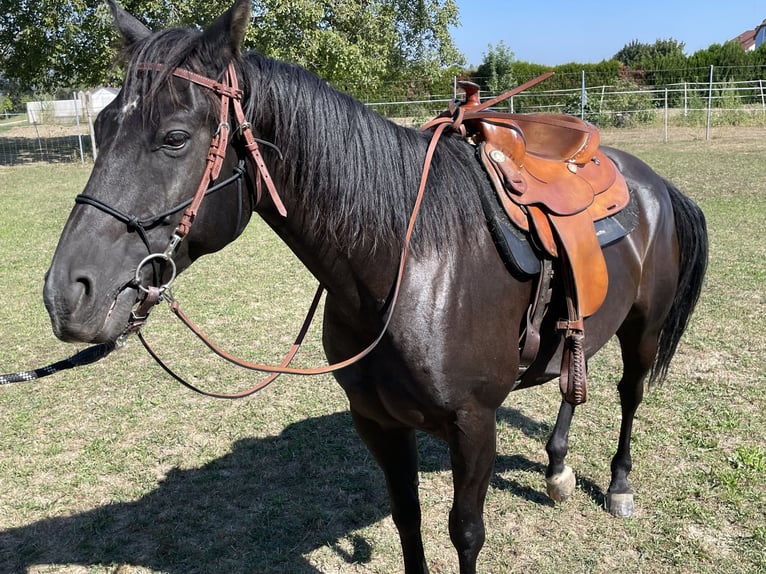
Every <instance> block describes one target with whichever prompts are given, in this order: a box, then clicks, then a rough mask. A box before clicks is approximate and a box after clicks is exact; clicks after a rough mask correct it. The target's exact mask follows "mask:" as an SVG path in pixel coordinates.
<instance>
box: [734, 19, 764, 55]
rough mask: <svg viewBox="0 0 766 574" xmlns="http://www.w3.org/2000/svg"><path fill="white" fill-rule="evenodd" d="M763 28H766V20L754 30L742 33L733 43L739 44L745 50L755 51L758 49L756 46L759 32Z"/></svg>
mask: <svg viewBox="0 0 766 574" xmlns="http://www.w3.org/2000/svg"><path fill="white" fill-rule="evenodd" d="M761 28H766V18H765V19H764V20H763V22H761V23H760V24H758V25H757V26H756V27H755V28H753V29H752V30H746V31H744V32H742V33H741V34H740V35H739V36H737V37H736V38H734V40H733V41H734V42H738V43H739V45H740V46H742V49H743V50H753V49H755V48H757V47H758V46H756V45H755V37H756V36H757V35H758V31H759V30H760V29H761Z"/></svg>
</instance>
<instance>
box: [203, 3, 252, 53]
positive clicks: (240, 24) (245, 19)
mask: <svg viewBox="0 0 766 574" xmlns="http://www.w3.org/2000/svg"><path fill="white" fill-rule="evenodd" d="M251 18H252V0H237V1H236V2H235V3H234V5H233V6H232V7H231V8H229V9H228V10H227V11H226V12H224V13H223V14H222V15H221V16H219V17H218V18H217V19H216V20H215V22H213V23H212V24H211V25H210V27H208V28H207V29H206V30H205V32H204V33H203V35H204V40H205V41H206V42H208V43H210V44H211V45H213V46H214V47H218V48H220V49H221V50H223V51H224V52H228V54H229V55H230V56H231V57H236V56H238V55H239V54H240V51H241V48H242V42H244V40H245V32H246V31H247V27H248V25H249V24H250V20H251Z"/></svg>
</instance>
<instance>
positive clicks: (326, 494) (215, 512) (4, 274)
mask: <svg viewBox="0 0 766 574" xmlns="http://www.w3.org/2000/svg"><path fill="white" fill-rule="evenodd" d="M642 134H643V132H638V131H636V132H633V131H631V132H625V131H620V130H615V131H613V132H608V133H605V134H604V140H605V141H606V142H607V143H610V144H614V145H617V146H618V147H622V148H623V149H626V150H627V151H631V152H633V153H636V154H637V155H639V156H640V157H642V158H643V159H645V160H646V161H647V162H648V163H649V164H650V165H652V166H653V167H655V169H656V170H657V171H658V172H660V173H661V174H662V175H664V176H666V177H668V178H669V179H671V180H672V181H674V182H675V183H677V184H678V185H679V187H681V188H682V189H683V190H684V191H685V192H687V193H688V194H689V195H690V196H691V197H693V198H694V199H695V200H697V201H698V202H699V203H700V205H701V206H702V207H703V209H704V211H705V213H706V216H707V219H708V226H709V230H710V237H711V255H710V267H709V272H708V273H709V275H708V278H707V281H706V285H705V289H704V292H703V297H702V300H701V302H700V305H699V307H698V310H697V313H696V315H695V316H694V318H693V319H692V321H691V323H690V325H689V329H688V331H687V334H686V336H685V337H684V340H683V341H682V343H681V346H680V348H679V351H678V354H677V356H676V359H675V361H674V363H673V365H672V367H671V371H670V375H669V378H668V380H667V381H666V382H665V384H664V385H662V386H660V387H657V388H655V389H653V390H652V391H651V392H650V393H648V395H647V398H646V400H645V402H644V404H643V405H642V407H641V409H640V410H639V413H638V417H637V421H636V428H635V433H634V442H633V444H634V452H633V459H634V471H633V473H632V474H631V479H632V482H633V486H634V489H635V491H636V505H637V512H636V516H635V517H634V518H632V519H629V520H619V519H615V518H612V517H611V516H609V515H608V513H606V512H605V511H604V510H603V508H601V505H600V502H601V499H602V496H603V490H604V489H605V488H606V486H607V484H608V481H609V461H610V459H611V457H612V455H613V453H614V449H615V446H616V440H617V432H618V426H619V409H618V400H617V394H616V390H615V384H616V382H617V380H618V376H619V351H618V349H617V347H616V345H614V344H610V345H609V346H608V347H607V348H606V349H605V350H604V351H603V352H602V353H601V354H600V355H598V356H597V358H596V359H595V360H594V361H593V362H592V363H591V366H590V388H589V401H588V403H587V404H586V405H584V406H583V407H581V408H578V412H577V415H576V417H575V420H574V423H573V427H572V432H571V451H570V455H569V457H568V462H569V464H571V466H572V467H573V468H574V469H575V471H576V473H577V475H578V489H577V490H576V492H575V494H574V496H573V498H572V499H571V500H570V501H569V502H568V503H566V504H563V505H559V506H554V505H552V504H551V503H549V502H548V501H547V498H546V497H545V494H544V488H545V487H544V477H543V475H544V468H545V464H546V461H547V459H546V455H545V450H544V446H545V441H546V440H547V438H548V433H549V432H550V429H551V428H552V424H553V422H554V420H555V414H556V410H557V408H558V401H559V396H558V390H557V387H556V386H555V385H546V386H543V387H541V388H537V389H533V390H529V391H524V392H520V393H514V394H512V395H511V396H510V397H509V398H508V399H507V401H506V403H505V405H504V406H503V408H502V409H501V410H500V412H499V413H498V429H499V439H498V444H499V449H498V450H499V454H498V461H497V465H496V471H495V475H494V477H493V479H492V483H491V487H490V490H489V494H488V499H487V509H486V520H487V543H486V545H485V549H484V551H483V552H482V554H481V556H480V571H482V572H495V573H506V572H539V573H551V574H553V573H560V572H613V571H625V572H645V573H665V572H667V573H671V572H672V573H676V572H688V573H698V572H703V573H704V572H710V573H720V572H723V573H751V572H752V573H756V572H764V571H766V558H765V556H766V528H765V527H764V519H763V517H764V514H765V513H766V486H765V484H766V481H765V480H764V471H765V470H766V450H765V449H764V445H763V437H764V436H766V422H764V418H763V412H764V409H765V407H766V400H764V391H766V372H765V370H764V366H763V357H764V356H766V335H764V331H763V325H762V323H763V318H764V315H765V314H764V310H765V309H766V290H765V289H764V280H766V265H765V264H764V261H766V242H764V241H763V239H762V235H763V232H764V230H766V189H765V188H766V184H764V183H763V182H766V160H765V159H764V158H766V137H764V132H763V130H759V131H757V132H755V133H754V132H753V131H748V130H746V131H743V132H728V133H726V134H724V135H725V137H723V135H721V136H719V137H715V138H714V139H713V140H712V141H710V142H704V141H702V140H701V139H696V140H687V141H679V142H675V143H670V144H658V143H656V139H655V141H654V142H652V141H646V138H645V137H644V136H643V135H642ZM87 176H88V170H87V169H84V168H80V167H74V166H73V167H69V166H33V167H24V168H0V293H2V295H3V305H0V372H6V371H11V370H16V369H18V368H31V367H36V366H40V365H41V364H43V363H45V362H48V361H52V360H54V359H58V358H60V357H62V356H65V355H68V354H71V353H72V352H74V351H75V350H76V348H73V347H72V346H69V345H65V344H63V343H59V342H57V341H56V340H55V339H54V338H53V335H52V334H51V330H50V326H49V323H48V319H47V314H46V313H45V310H44V308H43V304H42V297H41V289H42V278H43V274H44V273H45V270H46V268H47V266H48V264H49V262H50V259H51V257H52V254H53V250H54V249H55V244H56V241H57V239H58V234H59V231H60V229H61V227H62V226H63V223H64V221H65V220H66V217H67V215H68V212H69V209H70V208H71V205H72V200H73V197H74V195H76V194H77V193H78V192H79V191H80V190H81V189H82V187H83V185H84V183H85V181H86V179H87ZM235 245H236V247H235V248H232V249H226V250H224V251H223V252H222V253H220V254H218V255H215V256H211V257H209V258H207V259H203V260H202V261H200V262H199V263H198V264H196V265H195V266H194V267H193V268H192V269H190V270H189V271H188V272H187V273H185V274H184V275H183V276H182V277H181V278H180V279H179V281H178V285H177V288H176V296H177V297H178V298H179V299H180V300H181V302H182V303H183V306H184V308H185V309H186V310H187V311H188V312H189V313H190V314H191V315H192V316H193V317H194V318H195V319H197V320H199V322H201V323H202V324H204V326H205V328H206V329H208V330H209V331H211V333H212V334H213V335H214V336H215V337H216V338H218V339H221V340H225V341H226V342H227V343H228V344H229V346H230V347H231V348H232V349H233V350H234V351H235V352H238V353H241V354H243V355H245V356H248V357H252V358H258V359H263V360H276V359H278V358H279V355H280V353H281V352H284V350H286V348H287V347H288V346H289V344H290V343H291V340H292V337H293V336H294V334H295V332H296V331H297V329H298V326H299V324H300V321H301V319H302V314H303V313H304V311H305V306H306V305H307V304H308V301H309V299H310V297H311V294H312V292H313V289H314V283H313V281H312V279H311V277H310V276H309V275H308V273H306V272H305V270H303V269H302V268H301V267H300V265H299V264H298V263H297V262H296V260H295V259H294V258H293V257H292V256H291V255H290V254H289V252H288V251H287V250H286V248H285V247H284V246H283V245H282V244H281V243H280V242H279V241H278V240H277V239H276V237H275V236H274V235H273V234H272V233H270V232H269V231H268V230H267V229H266V227H265V226H263V225H261V224H258V223H255V224H254V225H251V227H250V228H249V230H248V231H247V232H246V234H245V235H244V236H243V237H242V238H241V239H240V240H238V242H237V243H236V244H235ZM221 270H225V272H223V273H222V272H221ZM147 335H148V336H149V337H150V338H151V339H152V341H154V342H156V344H157V347H158V348H159V350H160V352H161V353H162V354H163V355H164V356H166V357H168V358H169V359H170V361H171V363H172V364H173V366H174V367H176V368H178V370H179V371H182V372H184V373H185V374H189V375H190V376H192V379H193V380H195V381H196V382H199V383H200V384H203V385H206V386H208V387H210V388H215V389H219V390H234V389H238V388H241V387H244V386H247V385H248V384H249V383H251V382H252V380H253V376H251V375H248V374H243V373H242V372H239V371H236V370H234V369H233V368H229V367H228V366H225V365H220V363H218V362H215V361H213V360H212V359H211V358H210V357H209V356H208V355H207V354H206V353H204V352H203V350H202V349H200V348H199V346H198V345H197V344H196V343H195V341H194V340H192V338H191V337H190V336H189V335H188V334H186V333H185V332H184V331H183V330H182V329H180V328H179V326H178V325H177V324H176V323H175V322H173V320H171V318H170V314H169V312H168V311H167V310H166V309H164V308H158V309H157V311H156V313H155V315H153V318H152V322H151V324H150V325H149V327H148V328H147ZM300 357H301V361H302V364H320V363H322V361H323V360H324V359H323V355H322V352H321V348H320V345H319V328H318V327H316V328H314V329H313V332H312V334H311V336H310V340H309V342H308V343H307V345H306V348H305V350H304V351H302V353H301V355H300ZM421 459H422V473H421V493H422V505H423V510H424V518H423V530H424V537H425V541H426V552H427V558H428V561H429V565H430V567H431V570H432V572H435V573H454V572H456V571H457V566H456V558H455V555H454V551H453V550H452V547H451V544H450V542H449V534H448V532H447V514H448V512H449V507H450V504H451V491H452V484H451V476H450V473H449V470H448V466H449V463H448V461H449V458H448V455H447V452H446V449H445V448H444V446H443V445H442V444H441V443H439V442H438V441H436V440H433V439H430V438H429V437H426V436H422V437H421ZM400 570H401V567H400V550H399V544H398V539H397V535H396V532H395V529H394V526H393V523H392V521H391V519H390V516H389V514H388V506H387V497H386V495H385V487H384V484H383V480H382V477H381V475H380V473H379V471H378V469H377V467H376V465H375V463H374V461H373V460H372V459H371V457H370V456H369V454H368V453H367V452H366V450H365V449H364V448H363V447H362V445H361V444H360V442H359V440H358V439H357V438H356V435H355V434H354V432H353V429H352V426H351V422H350V418H349V416H348V414H347V413H346V400H345V397H344V396H343V394H342V392H341V391H340V389H339V388H338V387H337V385H336V384H335V383H334V381H333V380H332V378H330V377H318V378H298V377H284V378H282V379H280V380H279V381H277V382H276V383H274V384H273V385H272V386H271V387H269V388H268V389H267V390H266V391H264V392H263V393H261V394H259V395H258V396H256V397H253V398H251V399H248V400H245V401H240V402H227V401H214V400H211V399H205V398H202V397H198V396H196V395H194V394H192V393H190V392H189V391H186V390H185V389H183V388H181V387H179V386H178V385H176V384H175V383H173V382H172V381H171V380H169V379H168V378H167V377H166V376H164V374H163V373H162V372H161V371H160V370H159V368H158V367H156V366H155V365H153V363H152V362H151V361H150V359H149V358H148V357H147V356H146V355H145V353H143V351H142V349H141V348H140V346H139V345H138V343H137V341H131V342H130V343H129V344H128V346H127V348H125V349H123V350H121V351H120V352H118V353H115V354H113V355H112V356H110V357H109V358H107V359H106V360H104V361H102V362H100V363H97V364H95V365H92V366H89V367H85V368H82V369H79V370H75V371H68V372H66V373H61V374H59V375H57V376H55V377H50V378H47V379H43V380H41V381H39V382H37V383H29V384H17V385H13V386H7V387H0V572H24V571H29V572H35V573H43V572H68V573H81V572H89V573H107V572H110V573H111V572H120V573H122V574H126V573H130V572H142V573H147V572H151V573H159V572H169V573H174V574H175V573H184V574H186V573H196V572H200V573H202V572H204V573H221V574H224V573H226V574H228V573H238V572H241V573H245V572H257V573H299V574H300V573H306V574H308V573H316V572H327V573H329V572H333V573H335V572H342V573H359V572H381V573H387V572H397V571H400Z"/></svg>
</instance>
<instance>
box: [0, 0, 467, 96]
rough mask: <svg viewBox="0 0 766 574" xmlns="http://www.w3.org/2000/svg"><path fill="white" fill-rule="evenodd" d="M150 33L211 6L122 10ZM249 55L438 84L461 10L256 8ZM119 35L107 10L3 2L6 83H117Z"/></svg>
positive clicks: (401, 5) (375, 80)
mask: <svg viewBox="0 0 766 574" xmlns="http://www.w3.org/2000/svg"><path fill="white" fill-rule="evenodd" d="M122 5H123V7H124V8H125V9H126V10H128V11H129V12H131V13H132V14H133V15H135V16H136V17H137V18H139V19H140V20H141V21H143V22H145V23H146V24H147V25H148V26H149V27H150V28H151V29H156V30H158V29H162V28H166V27H169V26H173V25H179V24H182V25H193V26H195V25H199V26H204V25H206V24H209V23H210V22H211V21H212V20H213V19H214V18H215V17H216V16H218V14H219V13H220V12H221V11H222V9H223V8H222V6H221V4H220V3H219V2H212V1H211V0H123V2H122ZM254 14H255V20H254V22H253V25H252V26H251V27H250V29H249V30H248V34H247V37H246V40H245V47H246V48H257V49H259V50H261V51H262V52H263V53H264V54H266V55H268V56H272V57H277V58H282V59H287V60H291V61H293V62H296V63H299V64H301V65H303V66H305V67H307V68H308V69H310V70H312V71H314V72H316V73H318V74H319V75H321V76H323V77H325V78H327V79H328V80H330V81H335V82H341V81H343V82H345V83H346V84H347V85H349V86H355V85H361V86H367V87H370V86H374V85H378V84H380V83H382V82H385V81H391V80H392V79H398V78H401V77H402V76H406V75H411V74H413V73H414V74H438V73H439V72H440V71H441V70H443V69H444V68H445V67H447V66H450V65H461V64H462V63H463V59H462V56H461V54H460V53H459V52H458V51H457V49H456V48H455V46H454V44H453V43H452V39H451V36H450V34H449V27H450V26H454V25H456V24H457V22H458V20H457V14H458V11H457V6H456V5H455V1H454V0H336V1H335V2H325V1H321V0H255V1H254ZM115 45H116V35H115V33H114V31H113V29H112V23H111V17H110V15H109V10H108V7H107V6H106V4H105V2H104V1H103V0H38V1H37V2H33V1H32V0H0V75H3V76H6V77H7V78H8V79H10V80H15V81H18V82H19V83H20V84H21V85H22V86H24V87H25V88H26V89H51V88H53V87H55V86H75V87H85V86H93V85H97V84H101V83H106V82H110V81H114V80H115V79H116V77H117V76H119V71H118V67H117V66H115V65H114V62H115Z"/></svg>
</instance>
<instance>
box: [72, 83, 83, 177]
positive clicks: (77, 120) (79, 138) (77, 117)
mask: <svg viewBox="0 0 766 574" xmlns="http://www.w3.org/2000/svg"><path fill="white" fill-rule="evenodd" d="M72 102H73V103H74V121H75V123H76V124H77V143H79V144H80V163H81V164H83V165H85V154H83V152H82V130H81V129H80V112H79V110H78V109H77V92H72Z"/></svg>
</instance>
